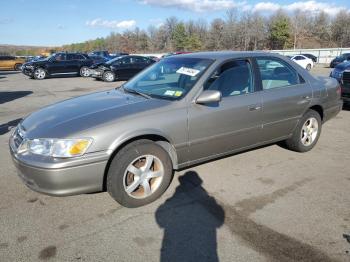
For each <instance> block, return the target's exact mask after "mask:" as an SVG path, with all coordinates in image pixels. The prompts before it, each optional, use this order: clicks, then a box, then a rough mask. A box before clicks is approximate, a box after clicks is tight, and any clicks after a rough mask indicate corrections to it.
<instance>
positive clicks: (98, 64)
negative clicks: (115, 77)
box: [90, 62, 110, 69]
mask: <svg viewBox="0 0 350 262" xmlns="http://www.w3.org/2000/svg"><path fill="white" fill-rule="evenodd" d="M99 67H100V68H103V67H107V68H109V67H110V65H108V64H106V62H99V63H95V64H93V65H92V66H91V67H90V68H92V69H95V68H99Z"/></svg>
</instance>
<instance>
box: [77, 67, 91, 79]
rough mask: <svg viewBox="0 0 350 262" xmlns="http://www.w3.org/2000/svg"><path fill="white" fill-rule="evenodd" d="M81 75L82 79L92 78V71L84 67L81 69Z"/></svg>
mask: <svg viewBox="0 0 350 262" xmlns="http://www.w3.org/2000/svg"><path fill="white" fill-rule="evenodd" d="M79 74H80V76H81V77H88V76H90V70H89V68H88V67H87V66H82V67H81V68H80V72H79Z"/></svg>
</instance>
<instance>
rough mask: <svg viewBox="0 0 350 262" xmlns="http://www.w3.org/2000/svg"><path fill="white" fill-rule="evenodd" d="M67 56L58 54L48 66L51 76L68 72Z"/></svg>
mask: <svg viewBox="0 0 350 262" xmlns="http://www.w3.org/2000/svg"><path fill="white" fill-rule="evenodd" d="M65 69H66V54H63V53H61V54H57V55H55V57H53V59H52V60H51V61H50V63H48V65H47V71H48V72H49V74H50V75H60V74H64V73H65V72H66V70H65Z"/></svg>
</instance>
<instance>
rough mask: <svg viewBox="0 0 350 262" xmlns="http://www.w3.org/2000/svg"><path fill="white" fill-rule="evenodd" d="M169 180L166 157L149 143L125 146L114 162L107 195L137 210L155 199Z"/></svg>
mask: <svg viewBox="0 0 350 262" xmlns="http://www.w3.org/2000/svg"><path fill="white" fill-rule="evenodd" d="M172 177H173V167H172V162H171V159H170V157H169V155H168V153H167V152H166V151H165V150H164V149H163V148H162V147H161V146H159V145H157V144H156V143H154V142H152V141H149V140H140V141H136V142H133V143H131V144H129V145H127V146H125V147H124V148H123V149H122V150H120V152H118V153H117V154H116V156H115V157H114V158H113V160H112V162H111V165H110V168H109V170H108V174H107V191H108V193H109V194H110V195H111V197H112V198H113V199H114V200H116V201H117V202H118V203H119V204H121V205H122V206H125V207H131V208H134V207H139V206H143V205H146V204H148V203H151V202H153V201H155V200H156V199H158V198H159V197H160V196H161V195H162V194H163V193H164V192H165V190H166V189H167V188H168V186H169V184H170V182H171V180H172Z"/></svg>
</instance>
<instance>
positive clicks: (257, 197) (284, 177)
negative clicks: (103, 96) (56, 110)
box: [0, 68, 350, 262]
mask: <svg viewBox="0 0 350 262" xmlns="http://www.w3.org/2000/svg"><path fill="white" fill-rule="evenodd" d="M313 73H314V74H323V75H328V74H329V69H328V68H316V69H314V70H313ZM118 85H120V83H118V82H117V83H104V82H101V81H94V80H91V79H83V78H75V77H74V78H56V79H46V80H43V81H36V80H31V79H28V78H27V77H25V76H23V75H22V74H20V73H16V72H0V145H1V146H0V261H4V262H5V261H41V260H50V261H217V260H220V261H244V262H246V261H317V262H319V261H350V254H349V253H350V243H348V242H347V241H346V240H345V239H344V238H343V234H350V171H349V166H348V163H349V162H350V154H349V148H350V136H349V130H350V111H347V110H343V111H342V112H341V113H340V114H339V115H338V116H337V117H336V118H335V119H333V120H331V121H330V122H328V123H326V124H325V125H324V127H323V130H322V134H321V138H320V140H319V142H318V144H317V146H316V147H315V148H314V150H312V151H311V152H309V153H305V154H300V153H294V152H291V151H287V150H285V149H283V148H281V147H279V146H277V145H272V146H268V147H264V148H260V149H257V150H253V151H249V152H246V153H242V154H239V155H235V156H231V157H228V158H223V159H220V160H217V161H213V162H209V163H207V164H205V165H201V166H197V167H193V168H191V169H188V170H183V171H181V172H177V173H176V175H175V177H174V180H173V182H172V184H171V186H170V188H169V189H168V191H167V192H166V193H165V194H164V195H163V197H161V199H159V200H158V201H156V202H154V203H152V204H150V205H148V206H145V207H142V208H137V209H127V208H123V207H121V206H119V205H118V204H117V203H116V202H114V201H113V200H112V199H111V198H110V197H109V195H108V194H107V193H97V194H87V195H80V196H72V197H64V198H56V197H49V196H45V195H41V194H38V193H35V192H33V191H31V190H29V189H27V188H26V187H25V186H24V184H23V183H22V182H21V181H20V179H19V178H18V177H17V175H16V171H15V168H14V166H13V165H12V163H11V160H10V156H9V153H8V138H9V132H8V127H9V126H14V125H16V124H17V123H18V121H20V119H21V118H23V117H24V116H26V115H27V114H28V113H30V112H32V111H34V110H37V109H38V108H40V107H43V106H45V105H47V104H51V103H53V102H56V101H60V100H63V99H67V98H70V97H74V96H78V95H82V94H85V93H89V92H95V91H99V90H106V89H110V88H113V87H115V86H118ZM348 161H349V162H348Z"/></svg>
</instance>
